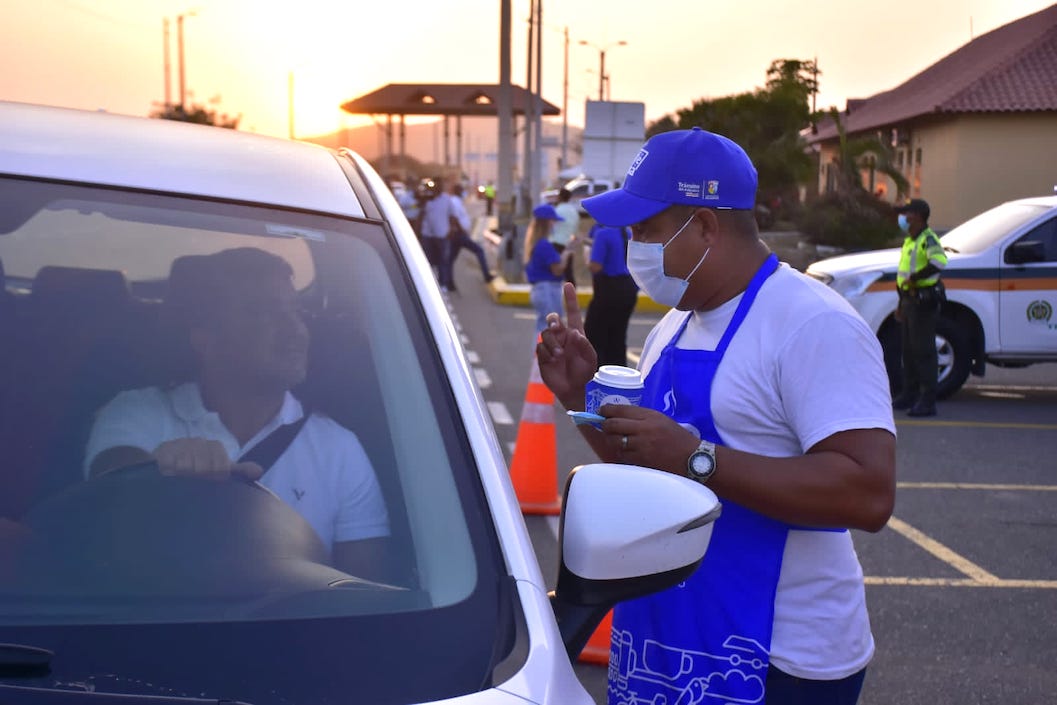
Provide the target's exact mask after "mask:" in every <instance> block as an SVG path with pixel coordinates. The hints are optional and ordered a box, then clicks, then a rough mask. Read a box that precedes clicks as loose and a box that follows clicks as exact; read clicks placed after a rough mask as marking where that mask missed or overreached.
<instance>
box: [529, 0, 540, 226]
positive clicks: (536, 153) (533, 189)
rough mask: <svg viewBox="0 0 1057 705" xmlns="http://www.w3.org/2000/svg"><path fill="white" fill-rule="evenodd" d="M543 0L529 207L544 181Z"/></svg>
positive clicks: (538, 6) (538, 26) (538, 24)
mask: <svg viewBox="0 0 1057 705" xmlns="http://www.w3.org/2000/svg"><path fill="white" fill-rule="evenodd" d="M542 79H543V0H536V87H535V90H533V91H532V120H533V123H534V128H533V131H532V171H530V172H529V208H532V204H533V203H535V201H536V194H538V193H539V192H540V185H541V183H542V181H543V178H542V177H543V174H542V173H541V170H542V166H541V162H542V160H541V159H540V155H541V154H542V151H541V148H542V145H543V81H542Z"/></svg>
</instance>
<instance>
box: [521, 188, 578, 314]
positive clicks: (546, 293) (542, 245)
mask: <svg viewBox="0 0 1057 705" xmlns="http://www.w3.org/2000/svg"><path fill="white" fill-rule="evenodd" d="M558 220H562V217H561V216H560V215H558V212H557V211H556V210H554V206H552V205H550V204H547V203H544V204H543V205H539V206H536V207H535V208H534V209H533V211H532V222H530V223H529V226H528V230H527V231H525V250H524V259H525V279H527V280H528V283H529V284H531V285H532V290H531V292H530V293H529V299H530V300H531V301H532V307H533V308H535V309H536V332H537V333H539V332H541V331H542V330H543V329H544V328H546V327H547V314H548V313H552V312H556V313H558V314H561V312H562V282H563V281H565V267H566V265H567V264H568V263H569V258H570V257H572V250H571V249H569V248H566V250H565V251H564V252H562V253H561V254H558V250H556V249H555V248H554V244H553V243H552V242H551V241H550V233H551V228H552V227H553V224H554V222H555V221H558Z"/></svg>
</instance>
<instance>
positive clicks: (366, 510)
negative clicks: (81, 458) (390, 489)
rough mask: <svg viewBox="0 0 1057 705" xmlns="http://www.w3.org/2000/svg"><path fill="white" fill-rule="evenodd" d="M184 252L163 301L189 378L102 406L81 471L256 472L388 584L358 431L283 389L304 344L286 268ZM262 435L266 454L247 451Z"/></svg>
mask: <svg viewBox="0 0 1057 705" xmlns="http://www.w3.org/2000/svg"><path fill="white" fill-rule="evenodd" d="M184 259H185V262H184V264H187V265H189V266H188V267H186V269H188V270H190V272H189V274H190V276H187V277H176V276H171V277H170V290H169V295H168V299H167V301H166V305H167V306H169V307H170V308H171V310H172V311H173V312H174V314H175V316H174V317H175V319H176V320H177V321H178V322H179V328H180V332H181V335H183V336H184V337H185V338H186V342H188V343H189V344H190V348H191V350H192V351H193V357H194V360H195V363H196V365H195V367H196V375H195V380H194V381H188V382H184V383H182V384H175V385H170V386H157V387H149V388H143V389H134V390H130V391H124V392H121V393H119V394H118V395H117V396H116V397H114V399H113V400H111V401H110V402H109V403H108V404H106V405H105V406H104V407H103V408H102V409H101V410H99V412H98V413H97V415H96V420H95V423H94V425H93V427H92V431H91V435H90V437H89V440H88V446H87V449H86V453H85V472H86V475H87V476H88V477H89V479H91V478H93V477H98V476H100V475H102V474H105V473H107V472H111V471H114V470H117V469H119V468H123V467H128V466H130V465H136V464H140V463H146V462H154V463H157V466H158V469H159V471H160V472H161V473H162V474H165V475H195V476H199V477H208V478H213V479H226V478H231V477H236V478H242V479H245V480H250V481H259V482H260V483H261V484H262V485H264V486H265V487H267V488H268V489H269V490H271V491H272V492H273V493H274V494H275V495H276V496H278V497H279V498H280V499H282V500H283V501H285V502H286V503H287V504H289V505H290V506H291V507H293V508H294V509H295V510H296V511H297V512H298V513H299V514H300V515H301V516H302V517H303V518H304V519H305V520H306V521H307V522H308V523H309V524H310V525H311V526H312V528H313V529H314V530H315V532H316V533H317V534H318V535H319V537H320V539H321V540H322V541H323V544H324V546H325V547H326V549H327V550H328V551H329V552H330V555H331V557H332V563H333V565H334V567H335V568H338V569H339V570H342V571H345V572H347V573H350V574H352V575H356V576H358V577H362V578H367V579H373V580H383V581H384V580H385V578H386V575H385V574H384V573H385V571H384V569H383V567H382V566H384V565H385V555H386V553H387V540H388V536H389V519H388V515H387V512H386V507H385V502H384V499H383V496H382V492H381V490H380V488H379V484H378V480H377V478H376V476H375V472H374V469H373V467H372V466H371V463H370V460H369V459H368V457H367V454H366V452H365V451H364V449H363V446H362V445H361V444H360V441H359V439H358V438H357V437H356V434H354V433H353V432H352V431H350V430H348V429H347V428H345V427H343V426H341V425H339V424H338V423H336V422H335V421H334V420H332V419H331V418H329V417H328V416H326V415H323V414H321V413H319V412H313V411H311V410H308V411H307V412H306V410H305V408H304V407H303V406H302V404H301V402H300V401H299V400H298V399H297V398H296V397H295V396H294V395H293V394H292V393H291V391H290V390H291V389H293V388H294V387H295V386H296V385H298V384H299V383H300V382H302V381H303V380H304V378H305V376H306V373H307V366H308V344H309V334H308V328H307V326H306V324H305V322H304V320H303V319H302V317H301V313H300V310H299V307H298V302H297V292H296V290H295V288H294V285H293V269H292V268H291V266H290V265H289V263H287V262H286V261H285V260H284V259H282V258H280V257H278V256H276V255H273V254H270V253H267V252H264V251H263V250H259V249H256V248H249V247H244V248H237V249H230V250H224V251H222V252H218V253H215V254H212V255H205V256H195V257H189V258H184ZM175 269H176V268H175V267H174V273H175ZM306 414H307V418H305V417H306ZM277 437H281V440H280V438H277ZM276 441H278V443H276ZM258 444H260V446H261V448H258V450H261V449H262V448H264V447H266V446H271V448H270V453H269V454H270V455H271V456H273V457H270V458H269V459H268V460H267V461H263V460H262V459H261V458H260V457H258V459H257V461H254V460H250V458H252V457H254V451H253V449H254V448H255V447H256V446H258ZM258 456H260V454H259V453H258ZM261 462H263V464H264V465H266V466H269V467H263V468H262V467H261Z"/></svg>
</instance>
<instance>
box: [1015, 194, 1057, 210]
mask: <svg viewBox="0 0 1057 705" xmlns="http://www.w3.org/2000/svg"><path fill="white" fill-rule="evenodd" d="M1011 203H1023V204H1025V205H1028V206H1045V207H1047V208H1057V196H1038V197H1036V198H1018V199H1017V200H1015V201H1011Z"/></svg>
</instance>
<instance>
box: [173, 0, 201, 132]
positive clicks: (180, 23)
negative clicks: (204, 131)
mask: <svg viewBox="0 0 1057 705" xmlns="http://www.w3.org/2000/svg"><path fill="white" fill-rule="evenodd" d="M195 14H197V13H196V11H195V10H188V11H187V12H185V13H183V14H180V15H177V16H176V57H177V58H176V60H177V63H178V64H179V72H180V112H181V113H183V112H186V110H187V107H186V105H185V102H184V101H185V96H186V94H187V83H186V81H185V80H184V17H194V16H195Z"/></svg>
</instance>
